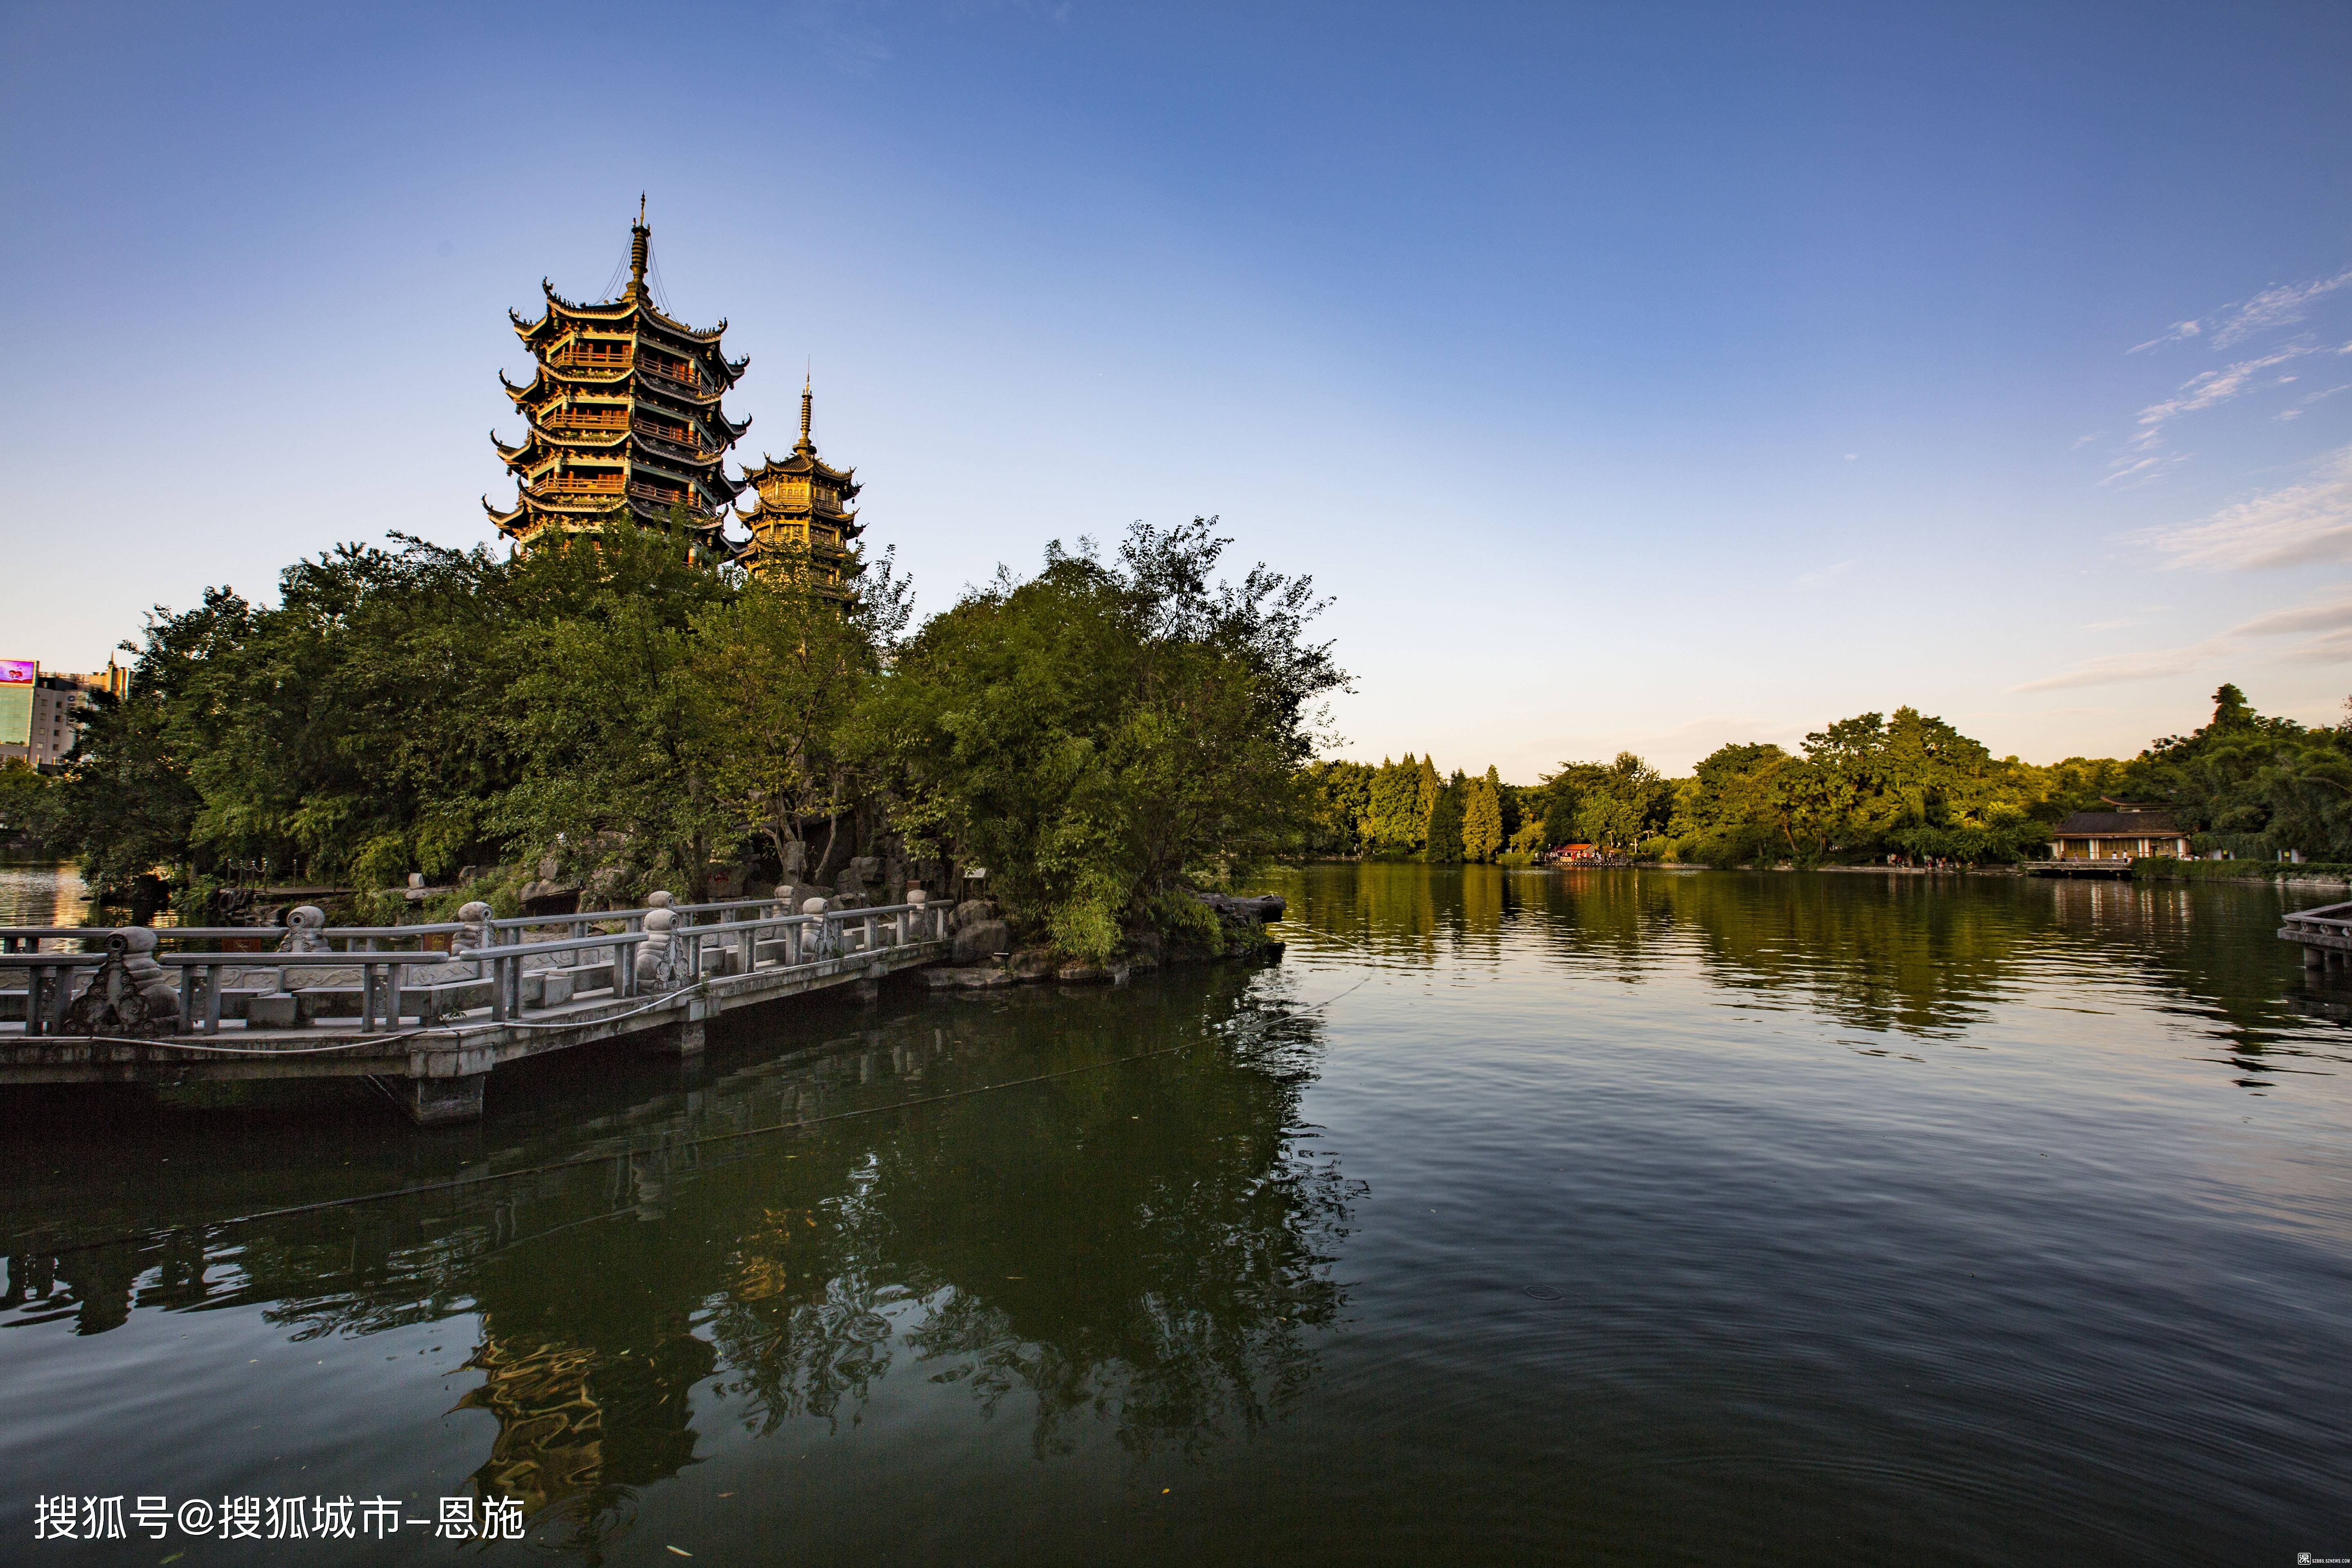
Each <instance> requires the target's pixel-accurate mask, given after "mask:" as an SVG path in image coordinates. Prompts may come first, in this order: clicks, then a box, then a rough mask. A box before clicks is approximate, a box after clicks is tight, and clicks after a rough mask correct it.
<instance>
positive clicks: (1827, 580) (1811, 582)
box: [1789, 561, 1854, 594]
mask: <svg viewBox="0 0 2352 1568" xmlns="http://www.w3.org/2000/svg"><path fill="white" fill-rule="evenodd" d="M1853 568H1854V563H1853V562H1851V561H1841V562H1839V563H1837V564H1836V565H1834V566H1824V567H1822V569H1821V570H1820V571H1818V572H1808V573H1806V574H1804V575H1802V576H1801V577H1799V578H1797V579H1795V580H1794V581H1793V582H1791V583H1790V584H1789V585H1790V587H1792V588H1794V589H1796V590H1797V591H1798V592H1799V593H1801V594H1810V593H1812V592H1814V591H1815V590H1816V589H1821V588H1830V587H1834V586H1836V585H1837V584H1838V582H1839V581H1840V580H1841V579H1843V577H1844V576H1845V574H1847V573H1849V572H1851V571H1853Z"/></svg>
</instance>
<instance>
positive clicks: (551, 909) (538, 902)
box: [517, 877, 580, 915]
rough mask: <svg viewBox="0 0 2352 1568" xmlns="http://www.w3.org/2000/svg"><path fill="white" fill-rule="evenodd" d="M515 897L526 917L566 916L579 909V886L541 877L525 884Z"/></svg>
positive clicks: (574, 883)
mask: <svg viewBox="0 0 2352 1568" xmlns="http://www.w3.org/2000/svg"><path fill="white" fill-rule="evenodd" d="M517 897H518V898H519V899H520V902H521V904H522V912H523V913H525V914H527V915H568V914H570V913H572V911H573V910H577V909H578V908H579V907H580V885H579V884H578V883H576V882H558V881H553V880H551V879H548V878H545V877H542V878H541V879H539V880H538V881H536V882H525V883H524V884H523V885H522V891H521V892H520V894H518V895H517Z"/></svg>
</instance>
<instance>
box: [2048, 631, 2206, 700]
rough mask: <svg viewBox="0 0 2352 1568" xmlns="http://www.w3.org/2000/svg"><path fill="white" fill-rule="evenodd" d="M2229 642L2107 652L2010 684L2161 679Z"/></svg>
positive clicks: (2056, 686) (2059, 687) (2054, 687)
mask: <svg viewBox="0 0 2352 1568" xmlns="http://www.w3.org/2000/svg"><path fill="white" fill-rule="evenodd" d="M2228 646H2229V645H2228V644H2227V643H2226V642H2224V641H2223V640H2222V639H2221V638H2220V637H2208V638H2206V639H2205V640H2204V641H2203V642H2200V643H2190V644H2189V645H2188V646H2187V647H2165V648H2150V649H2148V650H2147V651H2145V652H2141V653H2116V654H2108V655H2106V656H2105V658H2094V659H2087V660H2085V661H2084V662H2083V663H2081V664H2078V665H2076V666H2075V667H2074V668H2072V669H2070V670H2067V671H2065V672H2064V673H2063V674H2061V675H2045V676H2043V677H2042V679H2039V680H2029V681H2026V682H2024V683H2023V684H2022V685H2019V686H2012V687H2011V688H2010V689H2011V691H2064V690H2068V689H2073V688H2074V687H2077V686H2117V685H2121V684H2122V683H2124V682H2125V681H2130V680H2163V679H2168V678H2169V677H2172V676H2175V675H2186V674H2188V673H2189V671H2190V670H2192V669H2195V668H2197V667H2198V666H2199V665H2200V664H2203V663H2204V662H2205V661H2206V660H2207V659H2209V658H2212V657H2213V656H2214V655H2216V654H2218V653H2221V652H2222V651H2223V650H2224V649H2225V648H2226V647H2228Z"/></svg>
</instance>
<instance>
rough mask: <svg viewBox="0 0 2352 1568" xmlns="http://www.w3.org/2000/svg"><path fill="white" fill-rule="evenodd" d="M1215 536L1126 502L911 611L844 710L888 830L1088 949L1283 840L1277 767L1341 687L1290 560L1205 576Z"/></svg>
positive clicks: (1124, 935) (1178, 906) (1191, 914)
mask: <svg viewBox="0 0 2352 1568" xmlns="http://www.w3.org/2000/svg"><path fill="white" fill-rule="evenodd" d="M1226 543H1227V541H1225V540H1223V539H1220V538H1218V537H1216V536H1215V534H1214V531H1213V523H1212V522H1211V521H1204V520H1202V519H1197V518H1196V519H1194V520H1193V521H1192V522H1191V523H1189V524H1186V525H1183V526H1181V527H1178V528H1174V529H1171V530H1166V531H1161V530H1159V529H1156V528H1152V527H1150V526H1148V525H1145V524H1141V523H1139V524H1137V525H1135V527H1134V528H1132V529H1131V530H1130V531H1129V534H1128V536H1127V539H1126V541H1125V542H1123V543H1122V544H1121V546H1120V547H1119V551H1118V556H1117V557H1116V559H1115V560H1112V561H1109V562H1105V561H1102V560H1099V559H1097V557H1096V555H1095V554H1094V552H1093V550H1092V548H1091V546H1089V545H1087V544H1085V543H1084V542H1082V543H1081V547H1080V550H1079V551H1078V552H1076V553H1071V552H1066V551H1064V550H1063V549H1062V548H1061V547H1060V546H1059V545H1058V544H1055V545H1051V546H1049V547H1048V548H1047V550H1046V553H1045V566H1044V569H1043V570H1042V571H1040V572H1039V573H1038V574H1037V575H1036V576H1034V577H1032V578H1029V579H1026V580H1022V579H1017V578H1015V577H1014V576H1013V574H1012V573H1011V572H1010V571H1009V570H1003V569H1000V570H999V572H998V574H997V577H996V580H995V581H994V582H993V583H992V584H989V585H988V586H986V587H982V588H978V589H973V590H971V591H970V592H968V593H967V594H966V595H964V597H963V598H962V599H961V600H960V601H959V602H958V603H957V604H956V605H954V606H953V607H952V608H950V609H949V610H948V611H946V612H945V613H943V614H941V615H940V616H936V617H934V618H933V619H932V620H931V621H930V622H929V623H928V624H927V625H925V626H923V628H922V629H921V630H920V631H919V632H918V633H917V634H916V635H915V637H913V638H912V639H911V640H910V641H909V642H908V645H907V646H906V647H905V648H904V650H903V651H902V652H901V653H900V655H899V657H898V660H897V663H896V665H895V668H893V670H892V673H891V675H890V678H889V679H887V681H885V682H883V683H882V684H881V686H880V687H879V689H878V691H877V700H876V701H875V703H874V704H872V705H871V706H870V708H869V710H868V712H867V715H866V720H865V726H864V727H865V732H866V739H865V746H866V754H867V755H868V757H869V758H870V759H871V760H872V765H875V766H876V767H877V768H878V769H882V770H885V772H886V773H887V778H888V780H889V781H890V783H891V784H892V786H893V787H894V789H895V790H896V792H897V795H898V808H897V813H896V820H897V822H898V825H899V826H900V828H901V829H902V831H903V832H904V833H905V835H906V837H908V842H909V844H910V846H913V847H918V848H920V849H934V850H937V851H939V852H942V853H946V854H950V855H952V856H954V857H955V858H958V859H960V860H961V861H962V862H964V863H965V864H968V865H982V866H985V867H987V868H988V869H989V871H990V874H991V875H990V886H991V888H992V889H993V890H995V891H997V892H999V893H1000V894H1001V895H1002V896H1003V899H1004V900H1005V902H1006V903H1007V905H1008V906H1009V909H1010V912H1012V913H1013V915H1014V916H1015V917H1016V918H1017V919H1019V920H1020V921H1022V922H1023V923H1024V925H1025V926H1027V927H1028V928H1029V929H1030V930H1031V931H1035V932H1038V933H1041V934H1044V935H1045V936H1047V937H1048V938H1049V939H1050V940H1051V941H1052V942H1054V943H1055V945H1057V946H1058V947H1060V948H1061V949H1063V950H1064V951H1066V952H1071V953H1075V954H1079V955H1083V956H1087V957H1092V958H1101V957H1106V956H1108V955H1109V954H1110V953H1111V952H1114V951H1116V950H1117V949H1118V947H1119V946H1120V945H1121V943H1122V942H1126V941H1128V940H1129V939H1130V937H1131V936H1133V935H1135V934H1136V933H1139V931H1143V930H1146V929H1154V930H1156V931H1158V932H1159V933H1160V934H1162V935H1166V934H1171V933H1175V932H1178V931H1182V930H1185V929H1192V930H1197V929H1198V924H1197V920H1198V917H1197V914H1196V912H1195V911H1197V910H1198V909H1199V906H1198V905H1197V904H1193V903H1192V902H1191V901H1190V900H1189V899H1188V898H1187V897H1186V896H1185V890H1186V889H1187V888H1189V887H1190V886H1192V884H1193V883H1194V882H1196V881H1197V880H1199V879H1204V878H1211V877H1213V876H1215V875H1216V874H1217V873H1218V872H1219V871H1220V870H1221V869H1225V868H1232V867H1234V866H1238V865H1242V864H1246V863H1247V862H1248V861H1250V860H1251V859H1253V858H1257V857H1260V856H1264V855H1266V854H1270V853H1275V852H1277V851H1279V850H1280V849H1282V848H1283V847H1285V846H1286V845H1288V844H1291V843H1294V842H1296V840H1297V837H1298V836H1299V835H1300V834H1301V833H1302V832H1304V831H1305V830H1306V827H1307V824H1308V822H1309V820H1310V814H1311V799H1310V797H1309V795H1307V791H1306V790H1305V789H1304V788H1302V787H1301V785H1300V784H1299V782H1298V780H1297V776H1296V775H1297V773H1298V771H1299V770H1300V769H1301V768H1302V767H1303V766H1304V765H1305V764H1306V763H1307V761H1308V759H1309V758H1310V757H1311V756H1312V754H1313V750H1314V743H1315V741H1316V740H1317V738H1318V735H1319V734H1320V733H1321V732H1322V730H1323V727H1324V724H1325V722H1326V720H1325V715H1324V710H1323V700H1324V699H1325V697H1326V696H1327V695H1328V694H1329V693H1330V692H1332V691H1335V690H1338V689H1342V688H1344V686H1345V684H1346V680H1347V677H1346V676H1345V674H1344V673H1343V672H1342V671H1340V670H1339V668H1338V667H1337V666H1336V665H1335V664H1334V663H1333V662H1332V660H1331V657H1330V647H1329V645H1328V643H1314V642H1310V641H1308V640H1307V626H1308V624H1309V623H1310V622H1311V621H1312V619H1313V618H1314V616H1316V615H1317V614H1318V612H1319V611H1320V610H1321V608H1322V604H1321V602H1320V601H1318V600H1317V599H1316V598H1315V596H1314V594H1313V589H1312V585H1311V584H1310V582H1309V580H1308V579H1307V578H1304V577H1297V578H1294V577H1289V576H1286V575H1283V574H1278V573H1274V572H1270V571H1268V570H1267V569H1266V568H1265V567H1264V566H1262V565H1261V566H1257V567H1254V568H1253V569H1252V570H1251V571H1250V572H1249V573H1248V574H1246V575H1245V576H1244V578H1243V579H1242V581H1241V582H1240V583H1238V584H1232V583H1213V582H1212V577H1213V574H1214V572H1215V569H1216V567H1217V565H1218V563H1219V561H1220V559H1221V557H1222V556H1223V552H1224V548H1225V545H1226Z"/></svg>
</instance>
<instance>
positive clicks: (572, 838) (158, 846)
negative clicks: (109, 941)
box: [58, 523, 904, 892]
mask: <svg viewBox="0 0 2352 1568" xmlns="http://www.w3.org/2000/svg"><path fill="white" fill-rule="evenodd" d="M395 543H396V544H397V545H398V548H396V549H393V550H379V549H374V548H370V547H363V546H359V545H346V546H343V547H341V548H340V549H337V550H334V551H331V552H328V553H326V554H324V555H321V556H320V557H319V558H318V559H317V560H314V561H305V562H302V563H299V564H297V565H295V566H293V567H290V568H289V569H288V570H287V571H286V572H285V573H284V574H282V576H281V578H280V581H279V601H278V604H277V605H272V606H257V605H251V604H248V603H247V601H245V600H244V599H242V598H240V597H239V596H238V595H235V594H233V593H230V592H229V591H227V590H226V589H215V590H214V591H212V592H210V593H208V594H207V595H205V600H204V602H203V604H202V605H199V606H198V607H197V608H196V609H194V610H191V611H187V612H184V613H181V614H177V615H174V614H172V613H170V612H168V611H163V610H158V611H157V612H156V613H155V615H154V616H152V617H151V619H150V623H149V626H148V628H147V633H146V637H145V638H144V640H143V642H142V646H141V647H139V648H138V649H137V650H136V652H137V655H138V657H137V658H136V660H135V661H134V663H133V665H132V669H131V689H130V694H129V696H128V697H127V698H125V699H124V700H121V701H120V702H116V701H113V700H109V699H107V698H105V697H104V696H102V695H101V696H100V697H97V698H95V699H94V700H93V701H92V704H91V706H92V708H93V710H94V711H93V713H92V716H91V719H90V722H89V729H88V731H87V732H86V734H85V737H84V742H83V744H82V746H81V747H80V748H79V751H78V752H77V754H76V755H75V756H74V757H73V758H72V759H71V760H70V762H69V764H68V770H67V774H66V777H65V780H64V781H63V788H62V791H61V795H62V797H63V798H62V800H61V802H60V809H59V812H58V816H59V818H60V819H61V826H60V832H61V836H62V837H65V838H66V839H67V840H68V842H70V843H71V844H73V845H75V846H77V847H79V852H80V854H81V856H82V859H83V867H84V872H85V875H87V876H89V878H90V879H92V880H93V881H96V882H98V883H100V884H101V885H110V886H117V887H120V886H121V885H123V884H125V883H126V882H127V881H128V880H129V879H131V878H132V877H133V876H135V875H137V874H138V873H140V872H142V871H145V870H147V869H149V868H152V867H155V866H159V865H160V866H173V867H177V868H179V871H178V880H179V881H180V882H181V883H183V884H184V885H193V883H194V880H195V879H199V878H206V877H212V876H215V875H217V874H219V873H221V872H222V871H223V870H224V869H225V868H227V867H228V866H229V865H230V864H232V863H234V862H239V861H266V862H268V863H269V864H270V865H271V866H273V867H275V868H278V871H279V873H280V874H285V875H295V876H302V877H308V878H311V879H320V880H350V881H352V882H353V883H355V884H356V885H358V886H360V887H362V888H368V887H386V886H391V885H394V884H396V883H398V882H400V881H402V880H404V879H405V877H406V875H407V873H409V872H410V871H422V872H425V874H426V875H428V876H431V877H436V878H439V877H445V876H447V875H449V874H450V873H452V872H454V871H456V870H457V868H459V867H461V866H464V865H466V864H468V863H472V864H488V863H493V862H496V861H498V860H500V859H502V858H508V857H510V856H513V855H516V854H520V853H530V854H533V855H536V854H537V853H540V852H543V851H549V850H555V851H559V852H560V858H596V857H599V856H604V855H609V854H613V853H624V854H626V855H628V856H632V857H635V858H636V859H638V860H640V861H642V862H643V863H644V866H645V868H646V872H647V874H648V875H652V874H653V872H654V869H655V868H656V867H658V868H663V871H662V874H663V875H666V876H667V877H668V878H670V879H672V880H675V881H677V883H678V884H679V885H680V886H681V887H684V888H687V889H689V890H692V891H696V892H699V891H700V890H701V887H702V879H703V878H704V876H705V874H706V870H707V868H708V865H709V860H710V858H711V855H712V853H713V852H714V851H715V850H716V849H718V848H719V847H721V846H727V847H732V846H733V845H734V844H736V843H738V842H740V839H741V838H742V837H744V836H745V835H746V834H747V833H748V832H751V831H764V832H768V833H771V834H776V833H789V832H790V831H791V830H792V829H791V825H792V823H793V822H794V821H796V820H797V818H796V817H795V816H793V813H794V812H795V810H803V809H808V808H810V807H811V806H812V805H813V804H821V803H822V802H823V801H824V800H826V799H829V798H831V797H832V795H835V794H836V793H838V791H839V790H840V789H841V788H842V787H843V778H842V773H841V770H840V768H839V766H838V764H837V753H838V749H839V748H838V745H837V742H836V731H838V729H839V727H840V725H841V724H842V723H843V721H844V719H845V711H846V710H847V709H848V708H854V706H855V705H856V702H857V701H858V700H860V694H861V692H862V691H863V689H864V687H865V684H866V682H868V681H870V680H871V679H873V677H874V674H875V672H876V670H877V669H878V668H879V658H878V655H877V651H876V639H877V636H879V635H881V634H882V632H883V630H884V628H885V625H886V623H887V622H888V621H889V620H890V619H891V618H892V617H893V616H896V617H897V619H898V623H899V624H903V619H904V602H903V601H904V593H903V584H897V583H896V582H895V581H893V580H892V579H891V576H890V572H889V568H888V566H887V563H886V564H885V566H884V567H883V569H882V570H881V571H880V572H879V573H878V574H873V576H872V577H870V578H869V580H868V582H867V583H866V587H867V589H868V590H869V591H868V593H867V594H866V597H865V598H864V599H863V600H861V603H860V605H859V608H858V610H857V611H856V614H855V615H853V616H850V617H848V618H846V619H845V618H844V617H843V616H841V615H840V614H839V613H838V612H837V611H835V610H834V609H833V608H832V607H831V606H829V605H823V604H822V603H820V602H818V601H816V600H814V596H813V595H810V594H808V593H806V592H805V591H803V589H802V588H800V587H799V586H796V585H795V582H794V580H793V579H791V578H789V577H788V578H787V579H786V580H785V582H784V583H783V584H782V585H778V584H765V583H756V584H755V583H747V582H746V581H745V580H744V579H743V577H742V574H740V573H738V572H736V571H734V570H732V569H730V568H714V567H712V566H710V565H709V564H707V563H704V562H703V561H701V560H700V559H699V558H698V556H699V552H698V551H696V550H695V549H693V548H691V547H690V545H689V543H688V541H687V540H686V539H685V538H684V537H683V536H682V535H680V534H678V533H676V532H669V531H662V530H659V529H647V528H642V527H639V526H637V525H635V524H634V523H621V524H616V525H614V526H613V527H611V528H608V529H605V530H603V531H591V532H585V533H582V534H578V535H575V536H572V538H570V539H569V540H566V541H563V542H549V543H548V544H546V545H543V546H541V547H539V548H535V549H531V550H529V551H526V552H520V553H519V554H516V555H514V556H513V557H511V558H509V559H505V560H500V559H498V558H495V557H493V556H492V555H491V554H490V553H489V552H488V551H486V550H475V551H472V552H457V551H452V550H447V549H444V548H442V547H439V546H436V545H430V544H426V543H424V542H420V541H416V540H395ZM877 579H878V581H877Z"/></svg>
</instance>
